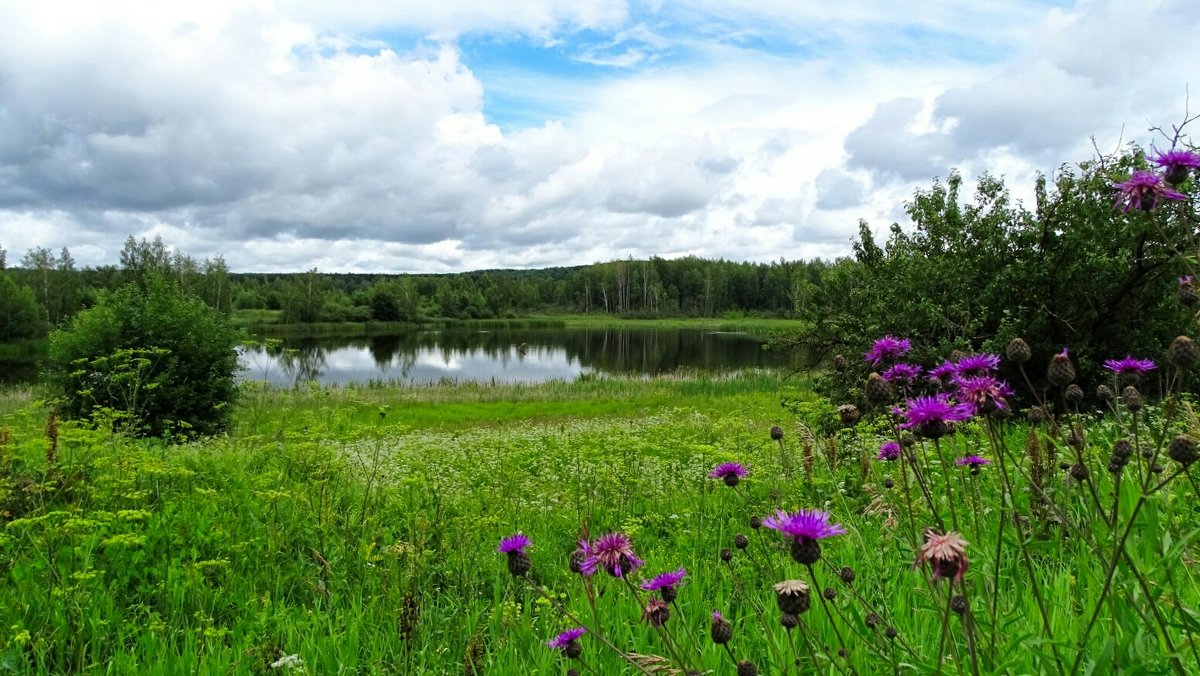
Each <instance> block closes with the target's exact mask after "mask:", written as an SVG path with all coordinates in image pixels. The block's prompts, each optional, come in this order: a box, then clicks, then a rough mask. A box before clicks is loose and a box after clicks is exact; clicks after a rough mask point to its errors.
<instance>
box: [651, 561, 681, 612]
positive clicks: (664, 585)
mask: <svg viewBox="0 0 1200 676" xmlns="http://www.w3.org/2000/svg"><path fill="white" fill-rule="evenodd" d="M685 575H687V569H685V568H680V569H679V570H675V571H671V572H669V573H659V574H658V575H655V576H654V577H653V578H651V579H649V580H647V581H645V582H643V583H642V585H641V587H642V589H645V590H646V591H657V592H658V593H659V594H660V595H661V596H662V599H663V600H664V601H666V602H667V603H670V602H671V601H674V600H675V594H676V589H675V588H676V587H678V586H679V583H680V582H682V581H683V576H685Z"/></svg>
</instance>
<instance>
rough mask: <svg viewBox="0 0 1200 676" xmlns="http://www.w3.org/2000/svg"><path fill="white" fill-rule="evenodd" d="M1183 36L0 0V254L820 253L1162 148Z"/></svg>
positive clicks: (504, 263)
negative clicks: (944, 186) (935, 188)
mask: <svg viewBox="0 0 1200 676" xmlns="http://www.w3.org/2000/svg"><path fill="white" fill-rule="evenodd" d="M1198 34H1200V2H1196V1H1195V0H1146V1H1142V2H1132V1H1130V0H1076V1H1074V2H1072V1H1069V0H1062V1H1048V0H973V1H972V2H961V1H959V0H925V1H923V2H920V3H916V2H896V1H895V0H849V1H845V2H828V1H827V0H815V1H814V0H788V1H787V2H780V1H778V0H740V1H739V2H718V1H716V0H694V1H691V2H672V1H671V0H646V1H640V0H629V1H621V0H562V1H559V0H515V1H510V0H462V1H454V0H441V1H439V2H430V1H429V0H422V1H416V0H397V1H393V2H387V1H378V0H375V1H371V0H339V1H338V2H328V1H317V0H292V1H288V2H283V1H280V2H269V1H262V2H225V1H224V0H205V1H204V2H195V3H182V2H154V3H147V2H144V1H142V0H135V1H129V2H122V1H111V2H110V1H105V0H88V1H86V2H67V1H59V0H38V1H37V2H32V1H31V2H21V1H17V0H0V246H3V247H4V248H6V249H7V250H8V252H9V253H8V258H9V264H10V265H12V264H16V263H18V262H19V260H20V257H21V256H22V254H23V253H24V252H25V251H27V250H29V249H30V248H33V247H49V248H51V249H54V250H58V249H60V248H61V247H64V246H65V247H69V248H70V250H71V253H72V255H73V256H74V257H75V259H76V262H77V264H79V265H81V266H95V265H104V264H114V263H116V262H117V261H118V259H119V253H120V250H121V248H122V246H123V243H124V241H125V239H126V237H128V236H130V235H133V236H135V237H138V238H141V237H145V238H151V239H152V238H153V237H155V236H161V237H162V239H163V240H164V241H165V242H166V243H167V244H168V245H170V246H172V247H176V248H178V249H180V250H182V251H183V252H185V253H187V254H190V255H192V256H194V257H196V258H199V259H203V258H207V257H212V256H216V255H223V256H224V258H225V260H226V262H227V263H228V264H229V266H230V268H231V269H233V270H235V271H240V272H251V271H258V272H282V271H300V270H307V269H311V268H314V267H315V268H317V269H319V270H321V271H325V272H381V273H403V272H454V271H463V270H475V269H489V268H539V267H548V266H559V265H580V264H588V263H592V262H596V261H606V260H612V259H617V258H627V257H633V258H646V257H649V256H662V257H667V258H674V257H680V256H687V255H697V256H702V257H707V258H725V259H730V260H750V261H764V262H765V261H772V260H779V259H780V258H786V259H789V260H795V259H812V258H818V257H820V258H827V259H828V258H833V257H836V256H840V255H845V254H847V253H848V252H849V250H850V246H851V239H852V237H853V236H854V235H855V233H856V231H857V224H858V221H859V219H865V220H866V221H867V222H868V223H870V225H871V227H872V228H873V229H874V230H876V231H877V232H883V231H886V229H887V227H888V226H889V225H890V224H891V223H892V222H900V223H901V224H905V223H907V218H906V217H905V214H904V202H905V200H906V199H909V198H911V196H912V194H913V191H914V190H916V189H918V188H922V187H928V186H929V185H930V184H931V182H932V181H933V180H934V179H935V178H936V177H942V178H944V177H945V176H947V175H948V174H949V172H950V171H951V170H957V171H959V172H961V173H962V174H963V176H964V177H965V178H966V179H967V180H968V181H971V180H972V179H973V178H974V177H976V176H978V175H979V174H980V173H981V172H984V171H987V172H990V173H992V174H996V175H1002V176H1004V177H1005V179H1006V181H1007V183H1008V184H1009V186H1010V187H1011V188H1012V190H1013V192H1014V195H1016V196H1017V197H1019V198H1024V199H1026V200H1028V196H1029V195H1030V194H1031V188H1032V182H1033V177H1034V176H1035V175H1036V173H1037V172H1044V173H1050V174H1052V173H1053V172H1055V171H1057V170H1058V169H1059V167H1060V166H1061V165H1063V163H1069V162H1077V161H1081V160H1085V159H1088V158H1089V157H1091V156H1092V155H1093V154H1094V152H1095V149H1096V148H1099V149H1101V150H1102V151H1103V152H1112V151H1114V150H1116V149H1118V148H1120V147H1121V146H1122V144H1123V143H1129V142H1138V143H1141V144H1143V145H1149V144H1150V143H1151V142H1156V143H1157V144H1158V145H1160V146H1161V145H1162V139H1161V138H1159V137H1156V136H1155V135H1154V134H1153V133H1152V132H1150V131H1149V129H1150V127H1152V126H1155V125H1158V126H1164V127H1169V126H1170V125H1171V124H1177V123H1179V122H1180V121H1181V120H1182V119H1183V118H1184V115H1185V112H1186V111H1188V110H1189V106H1188V88H1189V85H1192V86H1193V88H1196V89H1198V90H1200V83H1198V82H1189V79H1188V78H1189V77H1194V76H1195V75H1196V74H1197V73H1198V72H1200V71H1198V70H1197V68H1196V66H1197V65H1200V40H1197V39H1195V36H1196V35H1198ZM1191 104H1192V105H1191V106H1190V111H1191V112H1192V113H1195V112H1197V111H1198V110H1200V101H1192V102H1191ZM1156 138H1157V141H1156Z"/></svg>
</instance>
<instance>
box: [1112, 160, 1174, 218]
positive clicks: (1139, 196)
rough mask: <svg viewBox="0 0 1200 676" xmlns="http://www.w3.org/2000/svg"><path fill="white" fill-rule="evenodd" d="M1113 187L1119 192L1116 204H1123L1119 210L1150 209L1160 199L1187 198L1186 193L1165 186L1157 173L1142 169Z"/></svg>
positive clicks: (1156, 204)
mask: <svg viewBox="0 0 1200 676" xmlns="http://www.w3.org/2000/svg"><path fill="white" fill-rule="evenodd" d="M1113 187H1115V188H1116V189H1117V191H1118V192H1119V193H1120V194H1118V195H1117V204H1121V205H1123V206H1122V207H1121V211H1129V210H1130V209H1140V210H1141V211H1152V210H1153V209H1155V208H1156V207H1157V206H1158V203H1159V202H1161V201H1162V200H1184V199H1187V195H1184V194H1183V193H1179V192H1175V191H1174V190H1171V189H1170V188H1167V187H1165V186H1164V185H1163V184H1162V178H1160V177H1159V176H1158V174H1155V173H1154V172H1152V171H1146V170H1144V169H1139V170H1138V171H1135V172H1133V175H1132V176H1130V177H1129V180H1127V181H1122V182H1120V183H1116V184H1114V185H1113Z"/></svg>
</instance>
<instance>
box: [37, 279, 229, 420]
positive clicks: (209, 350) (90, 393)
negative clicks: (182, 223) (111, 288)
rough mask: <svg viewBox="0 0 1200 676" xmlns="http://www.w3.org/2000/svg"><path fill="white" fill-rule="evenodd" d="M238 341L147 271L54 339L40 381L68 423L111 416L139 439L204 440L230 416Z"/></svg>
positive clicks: (204, 309)
mask: <svg viewBox="0 0 1200 676" xmlns="http://www.w3.org/2000/svg"><path fill="white" fill-rule="evenodd" d="M237 343H238V334H237V333H236V332H235V331H234V330H233V329H232V328H231V327H230V326H229V324H228V323H227V322H226V321H225V320H224V318H223V317H222V316H221V315H220V314H218V313H217V312H215V311H214V310H213V309H212V308H210V307H208V306H207V305H205V304H204V302H203V301H202V300H200V299H199V298H197V297H195V296H192V295H188V294H184V293H183V292H182V291H181V290H180V289H179V288H178V286H176V285H175V284H173V283H171V282H170V281H168V280H167V279H165V278H164V277H162V276H160V275H157V274H153V273H151V274H148V275H147V276H146V277H145V278H144V279H143V281H142V283H141V284H137V283H131V284H127V285H125V286H123V287H121V288H120V289H118V290H117V291H116V292H113V293H109V294H103V295H101V296H100V297H99V299H98V301H97V303H96V305H95V306H94V307H92V308H90V309H88V310H85V311H83V312H81V313H79V314H77V315H76V316H75V317H74V319H73V320H72V321H71V322H70V324H69V325H68V326H67V327H66V328H64V329H61V330H58V331H55V332H54V333H53V334H52V335H51V337H50V347H49V358H48V364H47V370H46V374H45V375H46V378H45V379H46V382H47V383H48V384H49V385H50V387H51V388H52V390H53V391H54V392H55V393H56V394H57V396H58V397H59V398H60V399H61V402H62V410H63V413H64V414H65V415H68V416H71V417H93V416H96V415H97V414H98V413H101V412H103V413H107V414H112V413H113V412H116V413H117V414H119V415H121V416H125V418H126V419H127V420H129V421H130V422H131V423H132V425H131V429H132V430H133V431H134V432H135V433H137V434H143V435H152V436H156V435H163V434H179V433H183V434H200V435H210V434H215V433H217V432H220V431H222V430H224V429H225V428H226V427H227V426H228V423H229V419H230V415H231V413H232V404H233V402H234V399H235V396H236V393H237V386H236V382H235V378H234V376H235V373H236V371H237V368H238V360H237V352H236V346H237Z"/></svg>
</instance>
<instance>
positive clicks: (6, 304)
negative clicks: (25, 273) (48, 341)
mask: <svg viewBox="0 0 1200 676" xmlns="http://www.w3.org/2000/svg"><path fill="white" fill-rule="evenodd" d="M44 335H46V313H45V311H44V310H43V309H42V308H41V306H39V305H38V302H37V296H36V294H34V292H33V289H31V288H29V287H28V286H25V285H24V284H17V283H16V282H14V281H13V280H12V279H10V278H9V276H8V275H6V274H0V343H6V342H11V341H15V340H26V339H29V338H40V337H42V336H44Z"/></svg>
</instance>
